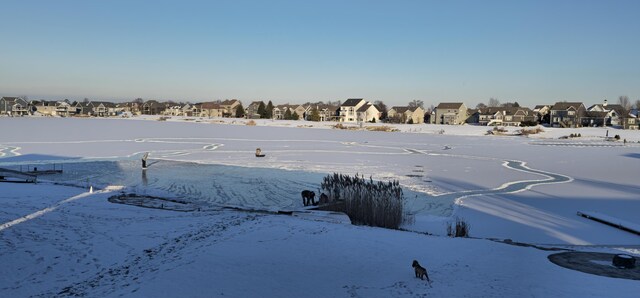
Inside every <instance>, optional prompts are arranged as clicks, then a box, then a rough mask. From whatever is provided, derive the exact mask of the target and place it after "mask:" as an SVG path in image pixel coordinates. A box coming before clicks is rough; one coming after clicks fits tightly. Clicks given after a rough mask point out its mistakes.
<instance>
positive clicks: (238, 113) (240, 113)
mask: <svg viewBox="0 0 640 298" xmlns="http://www.w3.org/2000/svg"><path fill="white" fill-rule="evenodd" d="M242 117H244V108H243V107H242V103H240V104H239V105H238V106H237V107H236V118H242Z"/></svg>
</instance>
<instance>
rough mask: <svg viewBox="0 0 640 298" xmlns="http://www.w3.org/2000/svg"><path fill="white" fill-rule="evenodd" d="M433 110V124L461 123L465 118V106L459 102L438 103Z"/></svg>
mask: <svg viewBox="0 0 640 298" xmlns="http://www.w3.org/2000/svg"><path fill="white" fill-rule="evenodd" d="M435 111H436V115H435V116H436V117H435V124H448V125H461V124H464V123H465V121H466V120H467V107H466V106H465V105H464V103H461V102H443V103H440V104H438V106H437V107H436V108H435Z"/></svg>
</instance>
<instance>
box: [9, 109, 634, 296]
mask: <svg viewBox="0 0 640 298" xmlns="http://www.w3.org/2000/svg"><path fill="white" fill-rule="evenodd" d="M145 120H147V121H136V120H132V119H65V118H13V119H9V118H0V127H2V128H4V129H3V130H2V133H1V134H0V167H4V168H12V169H16V168H19V167H20V166H22V167H27V166H29V167H33V166H38V167H39V168H40V169H44V170H46V169H47V167H49V166H50V164H51V163H56V164H57V165H58V166H60V165H63V166H64V170H65V173H64V174H62V175H57V176H55V175H54V176H42V177H41V178H40V180H41V181H43V180H49V181H54V182H58V183H65V184H72V185H75V186H79V187H80V188H69V187H64V186H56V185H51V184H48V183H45V184H38V185H15V184H6V183H3V184H0V204H2V205H1V206H2V208H1V210H2V211H0V219H1V221H0V225H2V224H4V225H2V226H0V229H1V230H0V240H1V241H2V242H1V244H0V245H2V247H0V251H1V252H0V260H2V263H3V264H9V265H8V266H4V268H2V269H1V270H2V276H3V278H2V280H1V281H0V293H6V294H7V295H9V296H30V295H43V296H51V295H55V294H61V295H66V294H74V293H79V294H87V295H90V296H104V295H109V296H116V295H120V294H124V295H130V294H132V295H134V296H151V295H161V296H181V293H182V294H184V293H188V295H189V296H212V295H225V296H232V297H247V296H265V295H266V296H268V297H270V296H280V297H281V296H316V297H326V296H352V297H353V296H356V297H357V296H361V297H390V296H421V295H434V296H458V297H459V296H473V297H487V296H496V297H498V296H499V297H503V296H520V295H529V296H538V297H541V296H559V297H574V296H577V295H581V296H593V297H602V296H625V295H626V294H627V293H633V292H636V293H637V292H638V290H639V289H640V286H639V285H638V282H637V281H635V282H633V281H627V280H618V279H612V278H605V277H598V276H591V275H587V274H584V273H579V272H574V271H571V270H567V269H564V268H560V267H557V266H556V265H553V264H551V263H550V262H548V261H547V260H546V256H547V255H548V254H549V253H550V252H547V251H540V250H537V249H534V248H523V247H516V246H510V245H506V244H500V243H496V242H492V241H489V240H482V239H476V240H474V239H450V238H446V237H436V236H425V235H424V234H420V233H412V232H398V231H389V230H383V229H375V228H368V227H355V226H351V225H345V224H338V223H330V222H324V221H321V222H318V221H315V220H309V219H307V220H305V219H304V218H302V219H301V218H297V217H288V216H276V215H267V214H262V213H241V212H232V211H220V210H218V211H214V208H213V207H214V206H220V205H232V206H235V205H239V206H244V207H251V208H256V209H262V210H276V209H279V210H282V209H285V210H296V209H298V208H300V207H302V202H301V199H300V191H301V190H302V189H312V190H317V189H318V188H319V184H320V182H321V179H322V177H323V176H324V175H325V174H327V173H332V172H340V173H348V174H355V173H360V174H362V175H364V176H366V177H369V176H371V177H372V178H373V179H381V180H389V179H397V180H399V181H400V182H401V184H402V186H403V187H404V189H405V197H406V199H407V204H406V207H407V210H408V211H409V212H410V213H412V214H414V216H415V222H414V223H412V224H410V225H406V226H404V228H405V229H407V230H410V231H416V232H427V233H431V234H434V235H444V234H445V231H446V228H445V226H446V223H448V222H450V221H451V220H452V219H453V218H455V217H463V218H465V220H466V221H468V222H469V223H470V225H471V235H472V236H473V237H479V238H499V239H506V238H509V239H513V240H515V241H519V242H528V243H537V244H547V245H556V246H563V247H571V248H574V249H575V248H577V249H580V250H598V251H608V252H615V251H619V249H623V250H624V251H625V252H627V253H636V254H637V253H638V251H639V250H640V240H639V239H640V238H638V237H637V236H636V235H633V234H630V233H626V232H623V231H619V230H616V229H614V228H611V227H608V226H605V225H602V224H599V223H597V222H593V221H590V220H587V219H585V218H582V217H578V216H577V215H576V212H577V211H578V210H593V211H597V212H602V213H604V214H608V215H610V216H612V217H615V218H619V219H621V220H625V221H628V222H636V223H637V221H638V220H637V218H638V217H637V211H638V210H640V195H638V194H639V193H640V187H638V186H637V182H636V181H637V177H638V174H639V173H640V144H638V143H637V142H638V141H640V132H634V131H623V130H613V129H609V132H608V134H609V136H613V135H616V134H618V135H620V136H621V139H626V140H627V143H626V144H624V143H623V142H611V141H608V140H605V138H604V136H605V135H606V134H607V130H606V129H601V128H581V129H552V128H545V131H544V132H543V133H542V134H539V135H533V136H530V137H521V136H488V135H485V133H486V131H487V130H488V128H486V127H476V126H439V125H395V126H394V127H396V128H397V129H398V130H399V132H373V131H356V130H336V129H329V128H330V124H327V123H312V122H302V121H270V120H268V121H265V120H257V121H256V123H257V125H256V126H247V125H245V124H244V123H245V122H246V120H228V119H213V120H211V119H193V120H189V119H170V121H162V122H161V121H151V120H152V119H145ZM233 121H235V123H232V122H233ZM212 122H216V123H212ZM220 122H224V123H220ZM377 125H380V124H377ZM287 126H289V127H287ZM296 126H305V127H303V128H297V127H296ZM308 126H315V127H308ZM316 128H323V129H316ZM443 130H444V133H441V132H442V131H443ZM515 130H516V128H513V129H511V130H510V131H515ZM570 133H580V134H581V135H582V137H581V138H573V139H560V137H562V136H565V135H568V134H570ZM258 147H259V148H261V149H262V151H263V152H264V153H266V154H267V156H266V157H265V158H255V157H254V155H253V153H254V152H255V149H256V148H258ZM147 151H149V152H151V154H150V159H151V160H150V166H149V169H148V170H147V171H145V172H142V171H141V170H140V169H139V159H140V156H141V154H142V153H143V152H147ZM109 185H122V186H124V187H125V189H124V190H125V191H128V192H136V193H139V194H149V195H160V196H170V197H179V198H181V199H187V200H189V201H191V202H193V203H194V204H197V205H198V206H202V211H200V212H191V213H182V212H174V211H166V210H153V209H147V208H139V207H132V206H125V205H118V204H111V203H108V202H107V201H106V198H107V197H108V196H109V195H108V194H106V193H101V192H97V193H94V194H87V193H84V192H85V191H87V190H88V189H89V187H90V186H93V187H95V188H96V189H102V188H105V187H107V186H109ZM69 198H74V199H73V200H69V201H65V200H66V199H69ZM57 202H63V203H61V204H57ZM51 206H54V207H55V208H53V209H51V208H50V209H45V208H47V207H51ZM40 210H45V211H46V212H38V211H40ZM34 212H36V214H37V216H34V217H28V218H25V219H22V220H18V221H16V219H20V218H21V217H23V216H26V215H29V214H33V213H34ZM576 245H579V246H578V247H576ZM478 256H482V257H478ZM413 259H419V260H420V261H421V263H423V264H425V265H426V266H427V267H428V269H429V272H430V275H431V276H432V277H433V279H434V280H435V281H434V283H433V287H432V288H430V287H428V285H427V284H426V283H422V282H420V281H419V280H416V279H415V278H413V274H412V272H411V270H412V269H411V268H410V262H411V260H413ZM254 271H257V273H254ZM594 284H597V286H585V285H594ZM612 290H613V291H614V292H613V293H614V294H613V295H610V294H611V292H610V291H612ZM627 290H630V291H627ZM185 291H187V292H185ZM2 296H4V295H2ZM629 296H632V295H629Z"/></svg>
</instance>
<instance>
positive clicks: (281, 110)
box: [271, 104, 300, 120]
mask: <svg viewBox="0 0 640 298" xmlns="http://www.w3.org/2000/svg"><path fill="white" fill-rule="evenodd" d="M296 107H297V106H296V105H290V104H283V105H277V106H274V107H273V110H272V112H271V117H273V119H276V120H284V119H285V118H286V117H285V115H286V113H287V111H289V113H291V114H293V113H295V110H296ZM298 119H300V115H299V114H298Z"/></svg>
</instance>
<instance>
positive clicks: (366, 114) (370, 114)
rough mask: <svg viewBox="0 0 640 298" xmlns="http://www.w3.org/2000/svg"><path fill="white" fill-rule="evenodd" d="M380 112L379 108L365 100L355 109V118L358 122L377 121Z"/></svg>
mask: <svg viewBox="0 0 640 298" xmlns="http://www.w3.org/2000/svg"><path fill="white" fill-rule="evenodd" d="M380 114H381V113H380V110H378V108H377V107H376V106H375V105H374V104H372V103H370V102H367V103H365V104H363V105H361V106H360V108H358V110H357V111H356V119H357V121H358V122H378V121H380Z"/></svg>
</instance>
